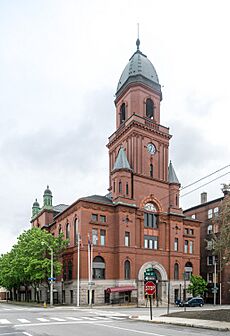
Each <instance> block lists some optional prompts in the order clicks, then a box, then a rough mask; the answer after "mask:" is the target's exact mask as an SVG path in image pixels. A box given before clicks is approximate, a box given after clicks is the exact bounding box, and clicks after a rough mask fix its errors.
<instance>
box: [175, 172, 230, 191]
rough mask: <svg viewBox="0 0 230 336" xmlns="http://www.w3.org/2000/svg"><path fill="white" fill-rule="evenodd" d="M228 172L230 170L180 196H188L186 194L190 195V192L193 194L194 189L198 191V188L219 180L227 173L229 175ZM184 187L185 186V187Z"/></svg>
mask: <svg viewBox="0 0 230 336" xmlns="http://www.w3.org/2000/svg"><path fill="white" fill-rule="evenodd" d="M228 174H230V172H227V173H225V174H223V175H221V176H218V177H216V178H215V179H213V180H211V181H209V182H207V183H205V184H202V185H201V186H199V187H197V188H195V189H193V190H191V191H189V192H187V193H186V194H184V195H181V196H180V197H184V196H186V195H189V194H191V193H192V192H194V191H196V190H198V189H200V188H202V187H204V186H206V185H208V184H209V183H212V182H214V181H216V180H218V179H219V178H221V177H223V176H225V175H228ZM211 175H212V174H211ZM183 189H184V188H183Z"/></svg>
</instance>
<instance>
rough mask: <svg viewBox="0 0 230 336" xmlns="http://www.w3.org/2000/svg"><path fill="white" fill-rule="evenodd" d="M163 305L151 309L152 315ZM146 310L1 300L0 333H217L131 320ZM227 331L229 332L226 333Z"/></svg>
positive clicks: (73, 335)
mask: <svg viewBox="0 0 230 336" xmlns="http://www.w3.org/2000/svg"><path fill="white" fill-rule="evenodd" d="M163 310H165V308H164V309H163V308H158V309H156V308H155V309H154V312H153V314H154V315H155V316H157V315H160V314H162V311H163ZM138 314H141V315H145V314H149V311H148V309H146V308H139V309H138V308H126V309H125V308H104V307H103V308H93V309H88V308H74V307H55V308H52V309H50V308H46V309H44V308H36V307H23V306H18V305H12V304H5V303H0V336H11V335H12V336H90V335H94V336H103V335H106V336H108V333H109V336H118V335H125V336H131V335H132V336H133V335H152V336H182V335H183V336H187V335H189V336H190V335H191V336H198V335H199V336H212V335H215V336H218V335H223V334H225V333H223V332H218V331H211V330H205V329H196V328H186V327H180V326H173V325H165V324H151V323H148V322H138V321H135V320H130V319H129V316H130V315H138ZM226 334H228V335H229V334H230V333H226Z"/></svg>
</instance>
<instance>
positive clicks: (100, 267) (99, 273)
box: [93, 256, 105, 279]
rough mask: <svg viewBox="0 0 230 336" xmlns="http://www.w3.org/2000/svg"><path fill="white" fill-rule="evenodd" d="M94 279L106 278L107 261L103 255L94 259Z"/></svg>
mask: <svg viewBox="0 0 230 336" xmlns="http://www.w3.org/2000/svg"><path fill="white" fill-rule="evenodd" d="M93 279H105V261H104V259H103V258H102V257H101V256H97V257H95V258H94V259H93Z"/></svg>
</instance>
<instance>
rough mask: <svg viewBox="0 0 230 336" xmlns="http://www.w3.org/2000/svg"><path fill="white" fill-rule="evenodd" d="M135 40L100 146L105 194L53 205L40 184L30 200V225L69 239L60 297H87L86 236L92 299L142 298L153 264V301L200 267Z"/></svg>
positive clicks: (151, 74)
mask: <svg viewBox="0 0 230 336" xmlns="http://www.w3.org/2000/svg"><path fill="white" fill-rule="evenodd" d="M139 45H140V41H139V39H138V40H137V50H136V51H135V52H134V54H133V55H132V57H131V58H130V60H129V62H128V64H127V66H126V67H125V69H124V70H123V72H122V75H121V77H120V79H119V82H118V86H117V92H116V99H115V106H116V129H115V132H114V133H113V134H112V135H111V136H110V137H109V142H108V145H107V147H108V150H109V176H110V179H109V194H107V195H106V196H99V195H93V196H89V197H84V198H80V199H78V200H76V202H74V203H73V204H71V205H70V206H65V205H59V206H53V205H52V193H51V191H50V190H49V188H47V189H46V191H45V193H44V201H43V203H44V204H43V207H42V209H40V208H39V204H38V203H37V201H36V202H35V203H34V205H33V216H32V220H31V223H32V226H35V227H40V228H42V227H46V228H47V229H48V230H49V231H50V232H52V233H53V234H54V235H57V234H58V233H59V232H60V231H63V232H64V234H65V237H66V238H69V239H70V244H69V248H68V249H67V250H66V252H65V253H64V256H63V277H62V279H63V280H62V281H59V282H57V283H56V284H55V288H56V290H57V292H58V293H59V295H58V297H59V301H65V302H67V303H73V304H76V302H77V300H78V299H79V300H80V304H87V303H88V300H89V297H88V296H89V292H88V289H89V286H88V282H89V272H90V269H89V263H88V237H89V238H90V240H91V241H92V243H93V257H92V259H93V260H92V268H93V271H92V272H93V274H92V275H93V276H92V278H93V285H92V289H93V301H94V302H95V303H105V302H111V299H114V298H117V299H119V298H121V299H122V300H125V301H130V300H133V301H135V300H136V299H137V300H138V303H139V304H142V303H144V302H145V295H144V272H145V270H146V269H147V268H153V269H154V272H155V275H156V278H157V297H158V300H160V301H167V296H168V284H169V282H170V287H169V288H170V299H171V301H172V302H173V301H174V300H175V299H176V298H181V297H183V289H184V272H185V271H187V273H186V274H185V276H186V277H187V279H188V278H189V275H190V274H191V272H192V273H193V274H199V273H200V222H199V221H197V220H194V219H192V218H186V217H185V216H184V215H183V212H182V209H181V208H180V206H179V187H180V183H179V181H178V179H177V176H176V174H175V171H174V168H173V165H172V163H171V162H170V163H169V158H168V150H169V141H170V138H171V135H170V134H169V128H167V127H165V126H163V125H161V124H160V114H161V111H160V103H161V100H162V92H161V86H160V84H159V79H158V75H157V73H156V70H155V68H154V66H153V65H152V63H151V62H150V61H149V59H148V58H147V57H146V56H145V55H144V54H143V53H142V52H141V51H140V49H139ZM78 234H79V235H80V237H81V245H80V246H79V255H78V247H77V240H78ZM78 258H79V259H78ZM78 260H79V282H78ZM185 267H186V268H185ZM78 283H79V286H80V294H79V298H78V290H77V289H78V287H77V286H78Z"/></svg>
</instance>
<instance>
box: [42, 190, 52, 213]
mask: <svg viewBox="0 0 230 336" xmlns="http://www.w3.org/2000/svg"><path fill="white" fill-rule="evenodd" d="M52 198H53V196H52V191H51V190H50V189H49V186H47V188H46V190H45V191H44V195H43V207H44V208H46V209H52V207H53V206H52Z"/></svg>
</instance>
